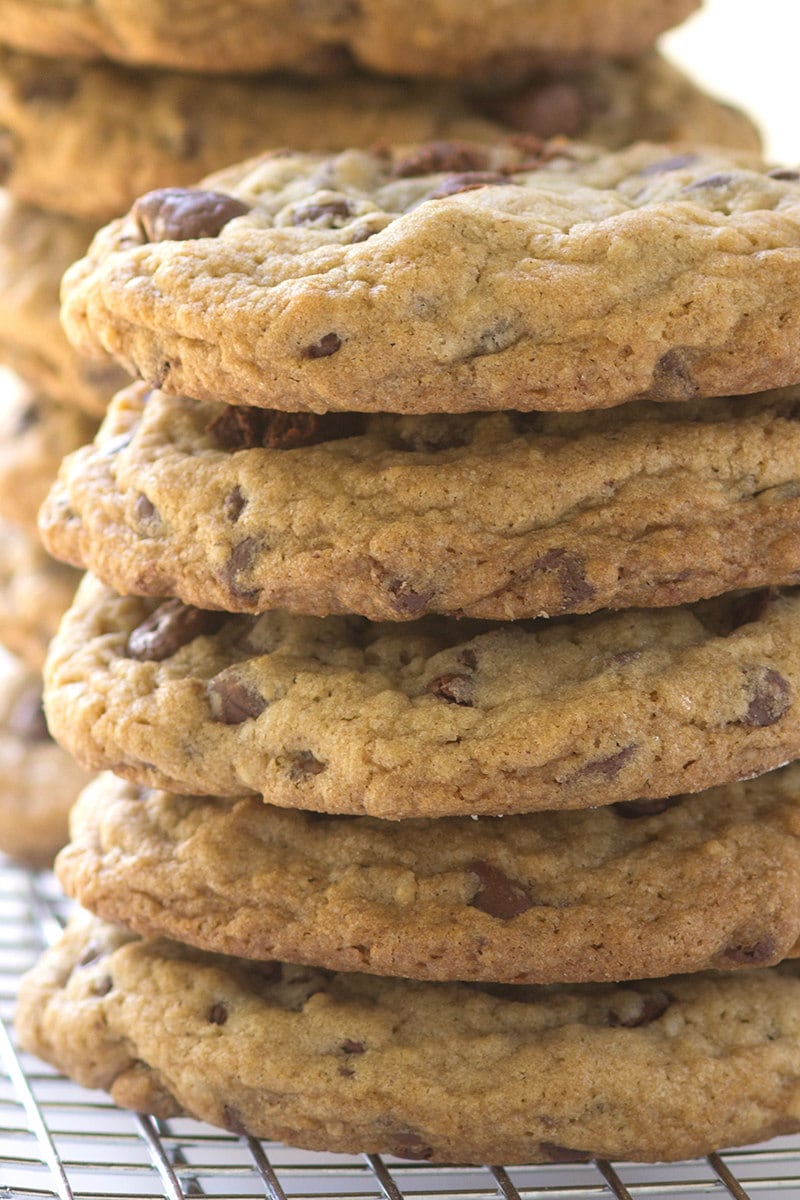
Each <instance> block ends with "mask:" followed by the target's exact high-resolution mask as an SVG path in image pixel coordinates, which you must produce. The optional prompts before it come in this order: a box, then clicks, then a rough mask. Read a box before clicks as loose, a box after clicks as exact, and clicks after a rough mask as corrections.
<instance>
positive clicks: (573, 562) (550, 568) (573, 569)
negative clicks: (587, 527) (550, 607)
mask: <svg viewBox="0 0 800 1200" xmlns="http://www.w3.org/2000/svg"><path fill="white" fill-rule="evenodd" d="M530 572H531V574H532V575H537V574H545V575H547V574H553V575H557V576H558V583H559V587H560V588H561V604H560V605H559V607H558V610H557V611H558V612H574V611H575V609H576V608H579V607H581V606H582V605H584V604H585V603H586V602H587V601H588V600H591V599H592V597H593V596H594V595H595V593H596V590H597V589H596V588H595V587H594V585H593V584H591V583H589V580H588V579H587V578H586V561H585V559H584V558H583V556H582V555H581V554H576V553H575V552H574V551H573V550H562V549H553V550H548V551H547V552H546V554H542V555H540V556H539V558H537V559H534V561H533V562H532V563H531V566H530Z"/></svg>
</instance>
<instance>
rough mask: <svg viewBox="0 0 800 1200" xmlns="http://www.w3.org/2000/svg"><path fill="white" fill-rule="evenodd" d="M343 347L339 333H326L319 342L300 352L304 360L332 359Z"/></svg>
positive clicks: (304, 347)
mask: <svg viewBox="0 0 800 1200" xmlns="http://www.w3.org/2000/svg"><path fill="white" fill-rule="evenodd" d="M341 346H342V339H341V338H340V337H339V335H338V333H326V334H324V335H323V337H321V338H320V339H319V341H318V342H313V343H312V344H311V345H310V346H303V348H302V349H301V351H300V355H301V357H302V358H330V356H331V355H332V354H335V353H336V351H337V350H340V349H341Z"/></svg>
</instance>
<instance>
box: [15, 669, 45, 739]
mask: <svg viewBox="0 0 800 1200" xmlns="http://www.w3.org/2000/svg"><path fill="white" fill-rule="evenodd" d="M6 729H7V730H8V732H9V733H13V734H14V736H15V737H18V738H19V739H20V740H21V741H23V742H48V741H50V731H49V729H48V728H47V721H46V720H45V716H44V709H43V707H42V688H41V684H39V683H33V684H31V685H30V687H27V688H25V690H24V691H23V692H22V693H21V694H20V695H19V696H18V697H17V700H16V702H15V704H14V707H13V708H12V709H11V712H10V713H9V715H8V718H7V720H6Z"/></svg>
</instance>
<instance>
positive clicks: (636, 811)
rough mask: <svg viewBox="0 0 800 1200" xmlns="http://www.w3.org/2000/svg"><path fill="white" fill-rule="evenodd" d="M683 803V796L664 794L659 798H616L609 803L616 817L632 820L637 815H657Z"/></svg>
mask: <svg viewBox="0 0 800 1200" xmlns="http://www.w3.org/2000/svg"><path fill="white" fill-rule="evenodd" d="M682 803H683V796H664V797H663V798H662V799H659V800H617V802H616V803H615V804H612V805H611V808H613V810H614V812H615V813H616V814H617V816H618V817H624V818H625V820H626V821H634V820H636V819H637V818H638V817H657V816H659V815H660V814H661V813H663V812H667V810H668V809H670V808H675V807H676V805H678V804H682Z"/></svg>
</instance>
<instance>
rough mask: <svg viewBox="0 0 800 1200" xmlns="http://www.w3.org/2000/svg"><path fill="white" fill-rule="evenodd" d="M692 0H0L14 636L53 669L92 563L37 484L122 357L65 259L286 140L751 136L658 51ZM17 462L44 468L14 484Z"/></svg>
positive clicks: (736, 116) (4, 424) (5, 450)
mask: <svg viewBox="0 0 800 1200" xmlns="http://www.w3.org/2000/svg"><path fill="white" fill-rule="evenodd" d="M697 3H698V0H655V2H654V0H648V2H647V3H642V0H615V3H614V4H613V6H612V8H611V11H608V8H609V6H608V5H606V6H605V9H604V11H603V12H602V13H598V11H597V6H596V5H594V4H589V3H587V0H571V2H570V5H569V8H570V13H569V19H568V20H566V21H565V19H564V11H563V4H562V2H561V0H548V2H547V3H541V2H540V3H538V4H537V5H535V6H534V8H533V10H532V9H531V5H530V4H529V3H527V0H513V2H512V3H508V2H506V3H504V4H502V5H500V6H497V5H488V6H487V5H485V4H484V5H469V6H466V9H465V11H461V9H462V8H464V6H463V5H461V4H458V5H454V4H452V3H449V2H448V3H444V2H442V3H439V4H438V5H436V6H434V7H433V8H432V7H431V5H430V4H429V3H424V4H422V3H418V5H417V8H418V10H419V11H409V7H408V4H407V3H406V4H403V6H402V11H401V9H400V6H399V4H398V3H397V0H379V2H376V0H372V2H371V3H370V4H369V5H367V6H366V7H365V6H363V5H358V4H352V3H349V2H345V3H330V0H322V2H318V0H315V2H314V3H308V2H307V0H306V2H304V3H303V4H297V3H287V2H286V0H259V3H256V4H253V3H250V2H248V3H242V2H241V0H240V2H239V3H237V4H235V5H232V6H230V5H229V7H228V10H226V19H225V21H224V26H225V28H224V29H222V28H221V25H222V24H223V23H222V22H220V20H219V16H218V13H217V12H216V10H214V9H213V6H212V8H206V9H204V10H202V11H198V5H197V3H196V0H182V2H181V3H180V4H175V3H169V4H165V3H155V2H154V3H150V4H149V6H148V7H147V10H146V11H144V12H143V11H142V6H141V4H136V5H133V6H132V5H131V4H130V3H129V2H128V0H100V2H95V3H91V4H82V5H79V6H76V5H74V4H69V3H65V2H64V0H37V3H35V4H30V3H29V2H28V0H23V2H20V0H0V18H2V19H0V40H2V43H3V44H2V45H0V127H2V136H1V137H0V164H1V166H0V172H1V173H2V181H3V184H4V187H5V191H4V192H3V194H2V197H0V361H2V362H4V363H7V364H8V365H10V366H11V367H12V368H13V369H14V370H15V371H17V372H19V375H20V376H21V377H22V378H23V379H24V380H25V381H26V383H27V384H28V385H29V386H30V387H31V388H32V389H33V391H32V392H31V393H30V394H29V395H28V396H27V397H26V398H25V400H24V401H22V402H20V403H19V404H18V403H17V402H16V401H9V402H8V404H7V405H6V407H5V411H4V414H3V416H2V420H1V421H0V522H2V524H0V537H2V538H3V540H4V543H5V545H6V547H7V555H6V560H5V563H4V566H3V568H2V572H0V641H2V644H3V645H7V646H8V647H10V648H11V649H12V650H13V651H14V652H18V651H21V652H22V654H23V657H24V659H25V661H26V663H27V664H28V665H29V666H30V667H31V668H32V670H33V671H34V672H37V671H38V670H39V668H40V665H41V660H42V658H43V653H44V647H45V645H46V643H47V641H48V639H49V637H50V636H51V635H52V633H53V632H54V630H55V627H56V624H57V621H58V619H59V617H60V615H61V613H62V612H63V609H64V605H65V597H66V596H69V595H71V594H72V592H73V591H74V587H75V585H76V581H77V577H76V576H75V574H74V572H72V571H67V570H66V569H65V568H62V567H59V566H57V565H56V564H54V563H53V561H52V560H51V559H50V558H48V557H47V556H46V555H45V554H44V553H43V552H42V550H41V548H40V546H39V545H38V543H37V541H36V540H35V535H34V538H33V539H32V538H31V536H30V534H31V526H32V525H34V524H35V514H36V509H37V507H38V504H39V502H40V500H41V499H42V496H43V493H42V491H41V488H40V489H39V491H38V492H37V491H36V489H35V487H34V484H36V485H39V484H40V483H41V484H43V485H44V487H45V489H46V487H47V486H49V484H50V483H51V482H52V478H53V474H54V469H55V467H54V463H55V462H56V461H59V460H60V458H61V457H62V456H63V455H64V454H67V453H69V452H71V451H73V450H75V449H76V448H77V447H78V446H80V445H82V444H83V443H84V442H86V441H88V440H89V439H90V438H91V437H92V436H93V434H94V431H95V429H96V422H97V418H98V417H99V416H102V415H103V414H104V412H105V409H106V407H107V403H108V399H109V397H110V396H111V395H112V394H113V393H114V391H115V390H116V389H117V388H118V387H120V386H122V384H123V382H124V373H123V372H122V371H121V370H120V368H119V367H118V366H116V365H114V364H108V363H96V362H95V363H91V362H87V361H86V360H83V359H81V358H80V357H79V356H78V355H77V354H76V353H75V352H74V351H73V350H72V348H71V347H69V346H68V344H67V342H66V340H65V338H64V336H63V334H62V332H61V330H60V327H59V325H58V287H59V281H60V278H61V275H62V273H63V271H64V270H65V269H66V267H67V266H68V265H69V264H70V263H71V262H73V261H74V260H75V259H76V258H79V257H80V256H81V255H82V254H83V253H84V252H85V249H86V246H87V245H88V243H89V241H90V239H91V237H92V235H93V234H94V232H95V231H96V230H97V228H98V226H99V225H100V224H101V223H102V222H104V221H107V220H109V219H111V218H112V217H116V216H118V215H119V214H120V213H122V212H124V211H125V210H126V209H127V208H128V207H129V206H130V204H131V203H132V201H133V200H134V199H135V198H136V196H138V195H139V194H140V193H142V192H147V191H148V190H150V189H153V188H158V187H161V186H162V185H173V186H183V185H190V184H194V183H195V182H196V181H197V179H199V178H200V177H201V176H202V175H204V174H206V173H207V172H208V171H212V170H216V169H218V168H220V167H223V166H225V165H227V164H228V163H230V162H232V161H237V160H239V159H243V158H246V157H247V156H249V155H253V154H256V153H259V152H261V151H263V150H264V149H265V148H268V147H270V146H280V145H287V146H294V147H296V148H297V149H300V150H326V151H328V150H332V149H336V148H343V147H345V146H369V145H372V144H373V143H376V142H379V141H380V142H384V143H391V142H404V143H406V142H418V141H422V140H426V139H430V138H467V139H473V140H475V139H477V140H479V141H482V142H488V143H491V142H493V141H494V140H496V139H497V138H498V137H499V136H501V135H502V134H503V133H507V132H509V131H510V130H517V131H521V132H522V133H523V134H531V133H532V134H534V135H537V136H540V137H547V136H550V135H552V134H569V135H571V136H578V137H581V138H582V139H585V140H588V141H592V142H597V143H600V144H602V145H606V146H622V145H624V144H627V143H629V142H631V141H633V140H635V139H637V138H650V139H654V140H670V139H673V138H678V139H680V138H685V137H691V138H694V139H695V140H699V141H708V142H714V143H718V144H725V145H730V146H733V147H737V148H743V149H751V150H755V149H757V148H758V134H757V131H756V130H755V128H754V127H753V125H752V123H751V122H750V121H749V120H748V119H747V117H745V116H744V115H743V114H741V113H739V112H737V111H735V110H732V109H730V108H729V107H727V106H725V105H723V104H720V103H718V102H717V101H716V100H714V99H712V98H711V97H708V96H706V95H705V94H703V93H702V92H701V91H700V90H699V89H698V88H697V87H695V86H694V84H692V83H691V82H690V81H689V80H688V79H686V78H685V77H684V76H683V75H682V74H681V73H680V72H679V71H677V70H676V69H675V68H674V67H672V66H671V65H669V64H668V63H667V62H666V61H664V60H663V59H662V58H661V57H660V56H659V55H658V53H657V51H656V50H655V49H654V41H655V39H656V37H657V35H659V34H660V33H661V32H662V30H664V29H666V28H667V27H669V26H670V25H672V24H674V23H675V22H677V21H680V20H682V19H683V18H684V17H685V16H687V15H688V14H689V13H690V12H692V11H693V10H694V9H695V8H696V7H697ZM495 10H496V11H495ZM282 72H283V73H282ZM285 72H291V73H293V74H286V73H285ZM393 76H394V77H396V76H405V77H406V78H404V79H402V80H398V79H397V78H392V77H393ZM23 463H24V470H25V471H29V472H31V477H30V479H29V480H26V481H25V482H24V483H23V485H22V488H21V490H18V489H19V481H20V476H21V475H22V474H23V473H24V471H23ZM7 464H8V466H9V467H10V469H7ZM8 521H11V522H14V523H15V524H13V525H8V524H7V522H8ZM23 596H25V597H30V596H35V597H36V599H35V601H34V603H33V604H31V603H29V602H26V601H22V602H21V597H23ZM42 598H43V602H42ZM29 682H30V684H31V686H34V685H35V679H34V678H32V679H31V680H29ZM38 726H39V727H41V722H38ZM26 790H27V788H26V784H25V781H24V779H23V778H22V777H20V778H19V779H18V785H13V784H12V786H11V790H10V792H9V793H8V795H7V797H5V798H4V799H2V798H0V807H2V805H3V804H7V805H8V808H9V813H10V816H11V820H12V825H13V826H14V827H15V834H14V837H13V838H11V839H9V837H8V836H6V834H5V832H4V829H3V821H2V819H0V847H2V848H3V849H5V850H12V851H13V852H15V853H18V852H19V846H18V844H17V841H16V835H17V834H18V833H19V830H20V829H21V826H22V825H24V823H25V822H26V813H27V811H28V802H27V800H26V801H21V799H20V798H21V797H22V795H24V794H25V793H26ZM70 800H71V793H70V792H69V791H68V790H67V791H65V792H64V795H63V799H62V801H61V804H60V810H59V817H58V820H57V821H55V822H54V824H53V826H52V828H51V830H50V836H49V837H48V838H47V839H45V843H43V842H42V840H41V830H39V831H38V832H36V833H34V834H32V845H33V848H34V854H33V856H32V857H33V859H35V861H37V862H46V861H48V860H49V859H50V857H51V856H52V853H53V851H54V850H55V849H57V848H58V846H59V845H60V844H61V843H62V842H63V839H64V836H65V828H66V827H65V820H66V807H67V805H68V804H69V802H70ZM26 856H27V857H28V858H31V855H26Z"/></svg>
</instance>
